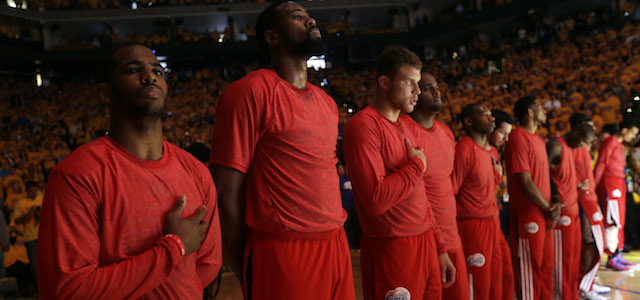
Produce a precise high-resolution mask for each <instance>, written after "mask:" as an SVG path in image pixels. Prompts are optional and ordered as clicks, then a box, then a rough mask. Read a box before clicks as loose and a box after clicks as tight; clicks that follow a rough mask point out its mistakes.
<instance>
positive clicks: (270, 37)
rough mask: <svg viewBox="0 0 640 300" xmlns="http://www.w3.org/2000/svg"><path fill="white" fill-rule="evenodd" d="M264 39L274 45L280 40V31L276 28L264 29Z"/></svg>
mask: <svg viewBox="0 0 640 300" xmlns="http://www.w3.org/2000/svg"><path fill="white" fill-rule="evenodd" d="M263 37H264V41H265V42H267V44H268V45H273V44H275V43H277V42H278V37H279V36H278V33H277V32H276V31H275V30H272V29H269V30H265V31H264V36H263Z"/></svg>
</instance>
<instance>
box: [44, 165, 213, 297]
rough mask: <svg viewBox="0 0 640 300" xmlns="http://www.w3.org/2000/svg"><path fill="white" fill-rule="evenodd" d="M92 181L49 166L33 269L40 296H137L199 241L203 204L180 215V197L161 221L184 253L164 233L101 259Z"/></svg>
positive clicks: (100, 230)
mask: <svg viewBox="0 0 640 300" xmlns="http://www.w3.org/2000/svg"><path fill="white" fill-rule="evenodd" d="M91 181H92V178H81V177H80V176H77V175H76V174H69V173H67V172H65V171H61V170H54V171H53V172H51V176H50V177H49V183H48V185H47V190H46V192H45V198H44V201H43V206H42V215H41V219H40V232H39V235H38V253H37V257H38V265H37V268H38V270H37V271H38V272H37V274H38V286H39V289H40V296H41V297H42V298H43V299H101V298H108V299H131V298H133V299H135V298H139V297H141V296H143V295H144V294H146V293H147V292H149V291H151V290H153V289H155V288H157V287H158V286H160V285H161V284H163V283H164V282H165V281H166V279H167V278H168V277H169V275H170V274H171V272H172V270H173V268H174V267H176V266H177V265H178V264H180V263H181V262H182V260H183V257H184V256H186V255H189V254H190V253H191V252H193V251H196V250H197V249H198V248H199V247H200V242H201V241H202V239H203V238H204V232H205V230H206V227H207V226H208V224H206V223H203V224H201V223H200V220H202V217H203V216H204V214H205V209H204V208H202V207H201V208H200V209H199V210H198V211H197V212H196V213H195V214H194V216H193V217H191V218H188V219H181V218H180V213H181V212H182V209H184V203H181V204H180V203H179V204H178V205H177V206H176V207H175V208H174V209H173V210H172V211H171V212H168V214H167V219H168V221H167V223H171V224H165V230H166V231H167V233H173V234H175V235H177V236H178V237H179V238H180V240H181V241H182V243H183V245H184V249H185V251H186V253H184V255H183V253H182V251H181V246H180V245H179V243H178V242H177V241H176V240H174V239H172V238H169V237H166V236H165V237H160V238H159V239H158V240H157V241H156V243H155V245H154V246H152V247H151V248H149V249H148V250H146V251H144V252H142V253H140V254H137V255H135V256H131V257H129V258H128V259H125V260H122V261H120V262H117V263H113V264H110V265H101V264H100V255H101V250H100V248H101V247H100V244H101V238H102V237H103V236H102V235H103V234H104V233H103V230H104V228H101V223H102V222H101V216H100V215H99V207H100V205H101V204H100V200H99V199H98V196H97V195H98V194H99V191H98V189H99V188H97V187H95V186H94V184H92V183H91ZM187 200H188V199H187ZM169 220H170V221H169ZM112 238H117V237H112ZM122 242H123V243H126V242H127V241H122Z"/></svg>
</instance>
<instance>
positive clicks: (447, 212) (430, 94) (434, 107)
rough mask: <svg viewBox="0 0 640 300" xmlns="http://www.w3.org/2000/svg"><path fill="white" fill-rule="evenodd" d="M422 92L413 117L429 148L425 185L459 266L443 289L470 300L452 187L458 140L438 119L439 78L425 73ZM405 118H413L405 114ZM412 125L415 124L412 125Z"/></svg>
mask: <svg viewBox="0 0 640 300" xmlns="http://www.w3.org/2000/svg"><path fill="white" fill-rule="evenodd" d="M420 88H421V89H422V93H421V94H420V98H419V100H418V104H417V105H416V107H415V109H414V111H413V113H411V118H413V120H415V121H416V123H417V124H415V125H418V126H415V127H414V128H415V130H414V134H415V136H416V138H417V139H418V143H419V145H420V146H421V147H423V148H424V149H425V155H426V157H427V166H428V168H427V170H426V171H425V172H424V176H423V179H424V184H425V189H426V191H427V198H428V199H429V202H430V203H431V208H432V210H433V214H434V216H435V218H436V224H438V228H439V229H440V235H441V236H442V239H443V240H444V243H445V245H446V247H447V253H448V254H449V257H450V258H451V261H452V262H453V264H454V266H455V267H456V281H455V283H454V284H453V285H452V286H450V287H448V288H445V289H443V290H442V299H465V300H466V299H469V289H468V288H467V286H468V283H469V281H468V278H467V267H466V259H465V255H464V252H463V251H462V242H461V241H460V235H459V234H458V224H457V221H456V205H455V203H456V199H455V195H454V194H453V186H452V184H451V173H453V157H454V149H455V138H454V137H453V132H451V129H449V127H447V126H446V125H444V124H442V123H440V122H438V121H437V120H435V115H436V113H438V112H439V111H441V110H442V96H441V94H440V89H439V88H438V82H437V81H436V79H435V77H433V75H431V74H429V73H422V78H421V79H420ZM401 118H409V116H408V115H404V116H402V117H401ZM410 123H411V122H410Z"/></svg>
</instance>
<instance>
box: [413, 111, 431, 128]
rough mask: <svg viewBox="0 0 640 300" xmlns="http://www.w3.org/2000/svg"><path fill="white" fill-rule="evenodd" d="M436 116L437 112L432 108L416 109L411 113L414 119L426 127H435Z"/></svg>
mask: <svg viewBox="0 0 640 300" xmlns="http://www.w3.org/2000/svg"><path fill="white" fill-rule="evenodd" d="M435 116H436V112H434V111H430V110H426V111H423V110H418V109H416V110H414V111H413V113H411V117H412V118H413V120H414V121H416V122H417V123H418V124H420V126H422V127H424V128H426V129H431V128H433V123H434V122H433V120H434V119H435Z"/></svg>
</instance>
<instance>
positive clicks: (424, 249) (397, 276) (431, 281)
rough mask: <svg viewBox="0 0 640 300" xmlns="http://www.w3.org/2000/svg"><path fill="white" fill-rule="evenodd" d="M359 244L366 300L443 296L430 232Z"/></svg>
mask: <svg viewBox="0 0 640 300" xmlns="http://www.w3.org/2000/svg"><path fill="white" fill-rule="evenodd" d="M360 243H361V246H362V256H361V257H360V258H361V260H362V261H361V266H362V287H363V290H364V299H365V300H385V299H387V296H397V298H398V299H402V298H401V297H402V296H406V295H410V297H411V299H412V300H421V299H440V298H441V297H442V281H441V280H440V264H439V263H438V250H437V248H436V242H435V238H434V236H433V231H432V230H431V229H429V230H427V231H426V232H425V233H423V234H420V235H416V236H410V237H388V238H374V237H368V236H366V235H363V236H362V240H361V241H360ZM313 299H324V298H319V297H315V298H313ZM333 299H339V298H333ZM389 299H393V297H391V298H389Z"/></svg>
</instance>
